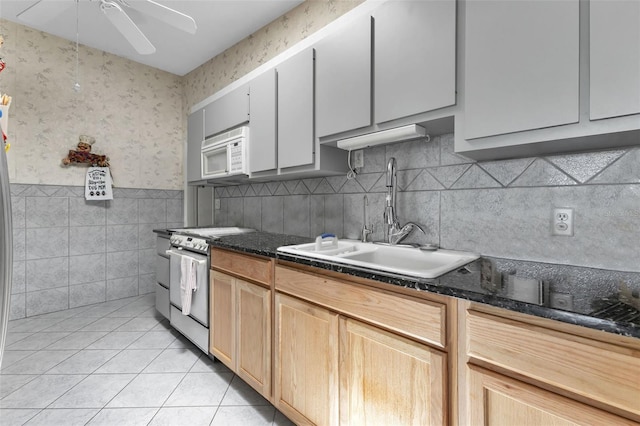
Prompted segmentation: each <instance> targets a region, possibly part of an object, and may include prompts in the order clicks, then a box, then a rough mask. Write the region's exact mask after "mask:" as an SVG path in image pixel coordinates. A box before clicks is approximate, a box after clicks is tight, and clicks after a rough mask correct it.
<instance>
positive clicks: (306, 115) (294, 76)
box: [277, 48, 315, 169]
mask: <svg viewBox="0 0 640 426" xmlns="http://www.w3.org/2000/svg"><path fill="white" fill-rule="evenodd" d="M313 71H314V51H313V49H312V48H309V49H306V50H303V51H302V52H300V53H297V54H296V55H295V56H292V57H291V58H289V59H287V60H286V61H284V62H282V63H281V64H280V65H278V67H277V72H278V168H280V169H283V168H287V167H296V166H305V165H309V164H313V162H314V151H315V150H314V146H315V145H314V142H315V141H314V126H313V125H314V120H313V118H314V117H313V112H314V105H313V103H314V79H313Z"/></svg>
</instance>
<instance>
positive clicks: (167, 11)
mask: <svg viewBox="0 0 640 426" xmlns="http://www.w3.org/2000/svg"><path fill="white" fill-rule="evenodd" d="M118 1H119V2H120V3H121V4H123V5H125V6H127V7H131V8H133V9H135V10H137V11H139V12H142V13H144V14H146V15H149V16H152V17H154V18H156V19H158V20H159V21H162V22H164V23H166V24H168V25H171V26H172V27H175V28H177V29H179V30H182V31H184V32H187V33H189V34H195V33H196V30H197V29H198V27H197V25H196V21H195V20H194V19H193V18H192V17H191V16H189V15H185V14H184V13H182V12H178V11H177V10H175V9H171V8H170V7H167V6H163V5H161V4H159V3H156V2H155V1H153V0H131V1H127V0H118Z"/></svg>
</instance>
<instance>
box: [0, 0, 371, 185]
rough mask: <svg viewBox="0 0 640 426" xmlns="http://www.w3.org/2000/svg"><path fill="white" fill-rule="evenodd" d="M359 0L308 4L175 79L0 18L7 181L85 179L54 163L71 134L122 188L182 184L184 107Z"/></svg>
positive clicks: (76, 169)
mask: <svg viewBox="0 0 640 426" xmlns="http://www.w3.org/2000/svg"><path fill="white" fill-rule="evenodd" d="M362 1H363V0H344V1H342V0H307V1H306V2H305V3H303V4H301V5H300V6H298V7H296V8H294V9H292V10H291V11H290V12H288V13H286V14H285V15H283V16H281V17H280V18H278V19H276V20H275V21H273V22H272V23H270V24H268V25H266V26H265V27H263V28H261V29H260V30H258V31H256V32H255V33H254V34H252V35H251V36H249V37H247V38H245V39H244V40H242V41H240V42H239V43H237V44H236V45H234V46H232V47H231V48H229V49H227V50H226V51H225V52H223V53H222V54H220V55H218V56H216V57H214V58H212V59H211V60H209V61H208V62H206V63H205V64H203V65H202V66H200V67H198V68H197V69H195V70H193V71H192V72H191V73H189V74H187V75H186V76H184V77H179V76H176V75H173V74H170V73H167V72H164V71H159V70H157V69H154V68H151V67H148V66H145V65H141V64H138V63H136V62H132V61H130V60H128V59H123V58H120V57H117V56H114V55H111V54H109V53H106V52H102V51H99V50H95V49H90V48H87V47H85V46H80V54H79V58H80V67H79V79H78V80H79V82H80V85H81V91H80V92H79V93H76V92H75V91H74V90H73V84H74V83H75V81H76V76H75V73H76V60H75V58H76V55H75V43H72V42H70V41H67V40H64V39H61V38H59V37H56V36H53V35H50V34H46V33H42V32H39V31H35V30H33V29H30V28H28V27H25V26H22V25H19V24H15V23H13V22H9V21H6V20H0V33H1V34H3V35H4V37H5V44H4V46H3V48H2V50H1V51H0V57H2V58H3V59H4V60H5V62H6V63H7V68H6V69H5V70H4V71H3V72H2V73H1V74H0V92H2V93H8V94H9V95H11V96H12V97H13V102H12V105H11V109H10V112H9V139H10V142H11V144H12V148H11V150H10V152H9V177H10V179H11V181H12V182H14V183H25V184H53V185H84V176H85V172H86V169H85V168H84V167H80V166H69V167H63V166H62V165H61V159H62V158H63V157H65V156H66V154H67V151H68V150H70V149H74V148H75V146H76V144H77V142H78V136H79V135H80V134H89V135H92V136H94V137H95V138H96V143H95V145H94V146H93V152H94V153H96V154H106V155H108V156H109V158H110V163H111V170H112V174H113V177H114V181H115V185H116V186H118V187H121V188H145V189H181V188H182V186H183V173H182V165H183V152H182V151H183V145H184V141H185V137H186V129H185V128H186V115H187V113H188V111H189V108H190V107H191V106H193V105H194V104H196V103H198V102H200V101H202V100H203V99H205V98H207V97H209V96H211V95H213V94H214V93H216V92H217V91H219V90H220V89H222V88H224V87H225V86H227V85H228V84H230V83H232V82H234V81H236V80H237V79H239V78H240V77H242V76H244V75H245V74H247V73H249V72H250V71H252V70H254V69H255V68H257V67H259V66H260V65H262V64H263V63H265V62H267V61H268V60H270V59H271V58H273V57H275V56H276V55H278V54H279V53H282V52H283V51H285V50H286V49H287V48H289V47H291V46H293V45H294V44H295V43H297V42H299V41H301V40H303V39H305V38H306V37H307V36H309V35H310V34H313V33H314V32H316V31H317V30H319V29H320V28H322V27H324V26H325V25H327V24H328V23H330V22H332V21H333V20H335V19H336V18H338V17H340V16H342V15H343V14H344V13H346V12H347V11H349V10H351V9H353V8H354V7H355V6H356V5H358V4H360V3H362Z"/></svg>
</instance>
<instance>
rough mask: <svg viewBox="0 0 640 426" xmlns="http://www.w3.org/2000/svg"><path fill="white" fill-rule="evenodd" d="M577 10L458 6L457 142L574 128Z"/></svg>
mask: <svg viewBox="0 0 640 426" xmlns="http://www.w3.org/2000/svg"><path fill="white" fill-rule="evenodd" d="M578 6H579V5H578V0H564V1H535V0H522V1H486V0H470V1H468V2H467V3H466V28H465V29H466V39H465V129H464V132H465V139H473V138H480V137H484V136H493V135H500V134H505V133H511V132H519V131H524V130H531V129H539V128H544V127H551V126H558V125H563V124H569V123H576V122H578V120H579V105H578V103H579V16H578Z"/></svg>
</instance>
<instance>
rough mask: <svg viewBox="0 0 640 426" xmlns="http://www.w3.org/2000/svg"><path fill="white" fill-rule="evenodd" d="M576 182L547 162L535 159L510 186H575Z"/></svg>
mask: <svg viewBox="0 0 640 426" xmlns="http://www.w3.org/2000/svg"><path fill="white" fill-rule="evenodd" d="M575 184H576V181H575V180H573V179H571V178H570V177H569V176H568V175H567V174H566V173H563V172H561V171H560V170H559V169H558V168H557V167H555V166H553V165H552V164H551V163H549V162H548V161H546V160H544V159H542V158H537V159H536V160H535V161H534V162H533V164H531V165H530V166H529V167H527V169H526V170H525V171H524V172H523V173H522V174H521V175H520V176H519V177H518V178H517V179H516V180H514V181H513V182H512V183H511V186H558V185H575Z"/></svg>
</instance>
